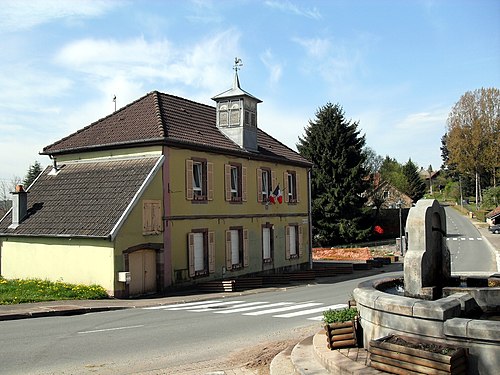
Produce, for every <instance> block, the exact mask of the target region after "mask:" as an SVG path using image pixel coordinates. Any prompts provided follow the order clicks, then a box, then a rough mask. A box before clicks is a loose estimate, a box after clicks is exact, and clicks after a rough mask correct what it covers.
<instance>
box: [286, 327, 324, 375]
mask: <svg viewBox="0 0 500 375" xmlns="http://www.w3.org/2000/svg"><path fill="white" fill-rule="evenodd" d="M323 336H324V335H323ZM313 338H314V336H310V337H308V338H305V339H304V340H302V341H301V342H299V343H298V344H297V345H295V347H294V348H293V350H292V355H291V357H290V358H291V360H292V363H293V367H294V369H295V373H296V374H300V375H325V374H329V373H330V372H329V371H328V370H327V369H326V368H325V367H324V366H323V365H322V364H321V363H320V362H319V361H318V360H317V359H316V357H315V355H314V350H313ZM325 346H326V344H325Z"/></svg>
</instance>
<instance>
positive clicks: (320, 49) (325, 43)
mask: <svg viewBox="0 0 500 375" xmlns="http://www.w3.org/2000/svg"><path fill="white" fill-rule="evenodd" d="M292 41H294V42H296V43H297V44H299V45H300V46H302V47H303V48H304V49H305V51H306V54H307V55H308V56H310V57H312V58H316V59H321V58H324V57H325V56H327V55H328V53H329V52H330V49H331V42H330V40H329V39H325V38H292Z"/></svg>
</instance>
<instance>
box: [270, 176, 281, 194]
mask: <svg viewBox="0 0 500 375" xmlns="http://www.w3.org/2000/svg"><path fill="white" fill-rule="evenodd" d="M276 186H278V181H276V172H275V171H271V186H270V187H269V189H271V192H273V191H274V189H276ZM283 188H284V186H282V187H281V191H282V192H283ZM282 194H285V193H282Z"/></svg>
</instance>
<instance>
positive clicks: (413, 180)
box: [403, 159, 427, 202]
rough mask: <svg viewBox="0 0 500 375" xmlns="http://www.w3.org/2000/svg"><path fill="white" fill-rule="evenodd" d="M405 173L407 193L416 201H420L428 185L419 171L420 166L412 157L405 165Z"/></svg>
mask: <svg viewBox="0 0 500 375" xmlns="http://www.w3.org/2000/svg"><path fill="white" fill-rule="evenodd" d="M403 174H404V175H405V177H406V181H407V190H406V191H405V193H406V195H408V196H409V197H410V198H411V199H413V201H414V202H416V201H418V200H419V199H420V198H422V197H423V196H424V195H425V191H426V190H427V187H426V186H425V182H424V181H423V180H422V178H421V177H420V174H419V173H418V167H417V166H416V164H415V163H413V162H412V161H411V159H408V162H407V163H406V164H405V165H403Z"/></svg>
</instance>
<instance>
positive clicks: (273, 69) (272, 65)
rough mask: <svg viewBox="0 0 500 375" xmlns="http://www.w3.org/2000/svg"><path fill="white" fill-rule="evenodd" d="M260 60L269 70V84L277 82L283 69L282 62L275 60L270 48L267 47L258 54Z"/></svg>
mask: <svg viewBox="0 0 500 375" xmlns="http://www.w3.org/2000/svg"><path fill="white" fill-rule="evenodd" d="M260 61H262V63H263V64H264V66H265V67H266V69H267V70H268V71H269V81H270V83H271V85H274V84H276V83H278V82H279V80H280V78H281V74H282V70H283V69H282V64H280V63H279V62H277V61H276V58H275V57H274V55H273V53H272V52H271V50H270V49H267V50H266V51H265V52H264V53H262V54H261V55H260Z"/></svg>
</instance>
